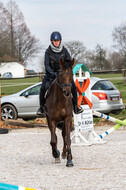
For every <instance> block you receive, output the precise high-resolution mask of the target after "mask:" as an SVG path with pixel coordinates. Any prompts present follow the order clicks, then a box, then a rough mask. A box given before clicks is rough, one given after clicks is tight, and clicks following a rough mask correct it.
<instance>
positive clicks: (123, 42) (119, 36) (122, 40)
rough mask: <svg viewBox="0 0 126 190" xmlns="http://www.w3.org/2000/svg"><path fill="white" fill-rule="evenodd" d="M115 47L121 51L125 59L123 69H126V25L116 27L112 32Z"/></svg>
mask: <svg viewBox="0 0 126 190" xmlns="http://www.w3.org/2000/svg"><path fill="white" fill-rule="evenodd" d="M112 37H113V41H114V42H115V44H114V47H115V48H116V49H117V50H118V51H119V53H120V54H121V55H122V57H123V64H122V67H123V68H126V23H123V24H121V25H120V26H118V27H115V28H114V30H113V32H112Z"/></svg>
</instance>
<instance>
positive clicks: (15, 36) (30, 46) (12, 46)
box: [0, 0, 42, 63]
mask: <svg viewBox="0 0 126 190" xmlns="http://www.w3.org/2000/svg"><path fill="white" fill-rule="evenodd" d="M4 9H6V11H4V16H5V17H6V29H5V31H4V33H5V34H6V35H5V37H3V35H2V37H3V38H4V42H5V44H6V43H7V44H8V49H6V53H3V56H4V55H5V54H6V55H9V56H12V57H14V58H16V59H17V60H19V61H21V62H24V63H26V62H27V60H29V59H32V58H33V57H35V56H36V55H37V53H39V52H40V50H41V49H42V46H41V44H40V41H39V40H38V39H36V38H35V36H33V35H31V33H30V30H29V29H28V27H27V25H26V24H25V21H24V17H23V14H22V12H21V11H20V10H19V8H18V6H17V4H16V3H15V2H14V1H12V0H10V1H9V2H8V4H7V6H6V8H4ZM0 22H2V20H1V17H0ZM1 31H2V30H1ZM0 33H1V32H0Z"/></svg>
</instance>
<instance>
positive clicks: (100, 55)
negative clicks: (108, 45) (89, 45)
mask: <svg viewBox="0 0 126 190" xmlns="http://www.w3.org/2000/svg"><path fill="white" fill-rule="evenodd" d="M95 52H96V53H95V54H96V55H95V67H96V68H97V69H99V70H103V69H104V70H105V69H109V68H110V63H109V61H108V60H107V58H106V51H105V49H103V48H102V46H101V45H99V44H97V46H96V48H95Z"/></svg>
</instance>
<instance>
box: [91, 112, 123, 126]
mask: <svg viewBox="0 0 126 190" xmlns="http://www.w3.org/2000/svg"><path fill="white" fill-rule="evenodd" d="M93 115H95V116H97V117H100V118H103V119H106V120H108V121H112V122H114V123H118V124H121V125H126V121H125V120H124V121H122V120H119V119H116V118H114V117H111V116H109V115H105V114H103V113H100V112H97V111H94V110H93Z"/></svg>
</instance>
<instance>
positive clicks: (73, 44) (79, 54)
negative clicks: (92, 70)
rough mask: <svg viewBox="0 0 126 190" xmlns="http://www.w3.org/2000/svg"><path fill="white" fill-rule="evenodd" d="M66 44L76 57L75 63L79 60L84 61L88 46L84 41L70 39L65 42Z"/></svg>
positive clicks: (73, 56) (72, 55) (71, 53)
mask: <svg viewBox="0 0 126 190" xmlns="http://www.w3.org/2000/svg"><path fill="white" fill-rule="evenodd" d="M65 46H66V47H67V48H68V50H69V53H70V55H71V57H72V58H75V65H76V64H77V63H78V62H83V61H84V58H85V56H86V47H85V46H84V45H83V43H82V42H79V41H69V42H66V43H65Z"/></svg>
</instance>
